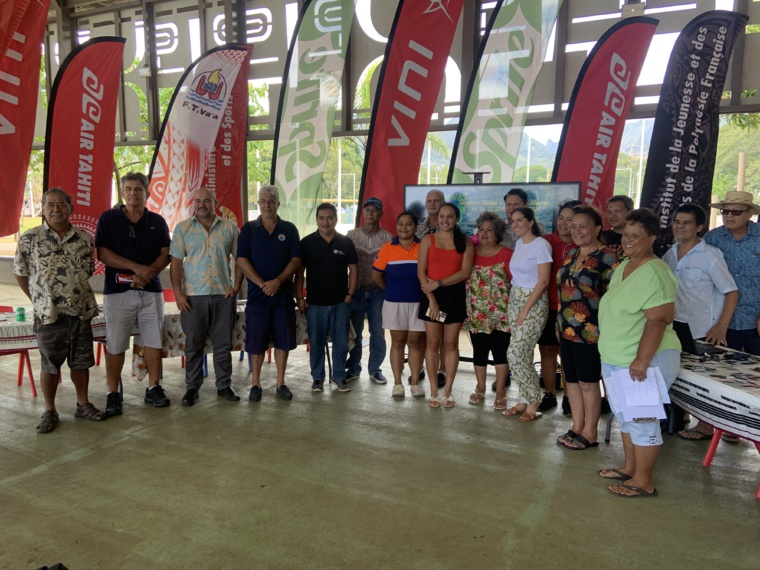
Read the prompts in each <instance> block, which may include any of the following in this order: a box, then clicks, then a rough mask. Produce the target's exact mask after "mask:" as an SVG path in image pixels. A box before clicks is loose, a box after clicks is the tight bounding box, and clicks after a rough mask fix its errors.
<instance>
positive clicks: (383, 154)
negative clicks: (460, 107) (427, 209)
mask: <svg viewBox="0 0 760 570" xmlns="http://www.w3.org/2000/svg"><path fill="white" fill-rule="evenodd" d="M463 1H464V0H449V1H445V0H438V1H435V0H402V1H401V2H400V3H399V7H398V10H397V11H396V18H395V20H394V22H393V28H392V30H391V34H390V37H389V38H388V46H387V47H386V50H385V58H384V60H383V67H382V70H381V73H380V79H379V81H378V85H377V93H376V95H375V104H374V107H373V109H372V121H371V123H370V130H369V136H368V139H367V150H366V153H365V157H364V172H363V174H362V189H361V193H360V200H359V203H360V204H361V203H363V202H364V200H365V197H366V198H369V197H370V196H375V197H376V198H380V199H381V200H382V201H383V211H384V212H385V215H384V216H383V225H384V226H387V227H386V229H389V230H394V231H395V220H396V216H397V215H398V214H399V213H400V212H401V211H402V210H403V201H404V199H403V195H404V185H406V184H415V183H416V182H417V181H418V178H419V170H420V161H421V159H422V152H423V151H424V148H425V140H426V138H427V133H428V129H429V128H430V119H431V116H432V114H433V111H434V110H435V103H436V99H437V98H438V94H439V93H440V90H441V83H442V81H443V76H444V71H445V67H446V60H447V58H448V56H449V52H450V51H451V43H452V42H453V40H454V33H455V32H456V29H457V23H458V22H459V18H460V16H461V14H462V5H463ZM358 220H359V217H358V216H357V221H358Z"/></svg>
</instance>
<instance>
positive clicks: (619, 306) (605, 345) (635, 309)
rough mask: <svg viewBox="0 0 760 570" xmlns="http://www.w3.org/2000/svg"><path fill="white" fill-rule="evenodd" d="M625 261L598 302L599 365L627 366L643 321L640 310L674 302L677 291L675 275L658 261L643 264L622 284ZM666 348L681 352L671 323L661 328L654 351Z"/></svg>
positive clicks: (630, 360)
mask: <svg viewBox="0 0 760 570" xmlns="http://www.w3.org/2000/svg"><path fill="white" fill-rule="evenodd" d="M629 261H630V260H629V259H626V260H625V261H624V262H623V263H621V264H620V265H619V266H618V268H617V269H616V270H615V272H614V273H613V274H612V279H611V280H610V287H609V289H608V290H607V293H606V294H605V295H604V296H603V297H602V300H601V301H600V303H599V333H600V334H599V353H600V354H601V357H602V362H605V363H607V364H613V365H615V366H628V365H630V364H631V362H633V361H634V359H635V358H636V353H637V351H638V349H639V342H640V341H641V336H642V335H643V334H644V325H646V321H647V319H646V316H645V315H644V309H652V308H654V307H659V306H661V305H666V304H667V303H675V301H676V289H677V288H678V283H677V281H676V277H675V275H673V272H672V271H671V270H670V268H669V267H668V265H667V264H666V263H665V262H664V261H662V260H661V259H653V260H651V261H648V262H646V263H645V264H644V265H642V266H641V267H639V268H638V269H636V270H635V271H634V272H633V273H631V274H630V275H629V276H628V277H627V278H626V279H625V281H624V280H623V270H624V269H625V267H626V266H627V265H628V263H629ZM668 349H675V350H681V343H680V342H679V341H678V336H676V333H675V331H674V330H673V325H672V324H671V325H668V326H667V327H666V328H665V334H664V335H663V337H662V342H660V346H659V348H658V349H657V352H661V351H663V350H668Z"/></svg>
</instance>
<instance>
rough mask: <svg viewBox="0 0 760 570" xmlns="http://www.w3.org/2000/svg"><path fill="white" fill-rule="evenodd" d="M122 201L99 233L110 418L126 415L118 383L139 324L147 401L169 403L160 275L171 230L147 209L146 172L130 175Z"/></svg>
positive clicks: (123, 183)
mask: <svg viewBox="0 0 760 570" xmlns="http://www.w3.org/2000/svg"><path fill="white" fill-rule="evenodd" d="M121 197H122V199H123V200H124V205H123V206H116V207H115V208H113V209H112V210H106V211H105V212H103V214H102V215H101V216H100V219H99V220H98V227H97V230H96V232H95V247H97V248H98V259H99V260H100V261H101V262H102V263H103V264H105V266H106V276H105V284H104V287H103V294H104V297H103V312H104V313H105V317H106V348H107V351H106V382H107V384H108V396H107V399H106V414H107V415H109V416H118V415H120V414H121V413H122V395H121V394H120V393H119V381H120V380H121V370H122V368H124V353H125V352H126V351H127V349H128V348H129V341H130V338H131V336H132V328H133V327H134V324H135V321H137V326H138V329H139V331H140V338H141V341H142V345H143V348H144V356H145V363H146V364H147V365H148V379H149V381H148V388H147V389H146V390H145V402H146V403H148V404H153V405H154V406H155V407H157V408H163V407H166V406H168V405H169V403H170V402H169V398H167V397H166V393H165V392H164V389H163V388H162V387H161V386H159V385H158V380H159V378H160V376H161V349H162V345H163V334H162V333H163V325H164V298H163V288H162V287H161V280H160V274H161V271H162V270H163V269H164V268H165V267H166V266H167V265H168V264H169V243H170V239H169V228H168V226H167V225H166V220H164V218H163V217H162V216H160V215H158V214H156V213H154V212H151V211H149V210H148V209H147V208H146V207H145V203H146V202H147V200H148V178H147V177H146V176H145V175H144V174H141V173H138V172H129V173H127V174H126V175H125V176H123V177H122V179H121Z"/></svg>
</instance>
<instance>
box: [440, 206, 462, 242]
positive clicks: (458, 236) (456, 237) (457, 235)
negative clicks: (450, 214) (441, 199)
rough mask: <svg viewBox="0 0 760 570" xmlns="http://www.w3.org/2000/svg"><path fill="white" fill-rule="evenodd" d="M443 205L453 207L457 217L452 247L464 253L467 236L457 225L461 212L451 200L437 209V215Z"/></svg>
mask: <svg viewBox="0 0 760 570" xmlns="http://www.w3.org/2000/svg"><path fill="white" fill-rule="evenodd" d="M445 206H448V207H450V208H453V209H454V214H455V215H456V218H457V224H456V225H455V226H454V249H456V250H457V253H464V250H465V249H467V236H466V235H464V232H463V231H462V229H461V228H460V227H459V220H460V219H461V217H462V214H461V213H460V212H459V206H457V205H456V204H454V203H453V202H446V203H445V204H443V205H442V206H441V207H440V208H439V209H438V214H439V215H440V213H441V210H442V209H443V208H444V207H445Z"/></svg>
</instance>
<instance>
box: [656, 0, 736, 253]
mask: <svg viewBox="0 0 760 570" xmlns="http://www.w3.org/2000/svg"><path fill="white" fill-rule="evenodd" d="M746 23H747V16H745V15H743V14H739V13H737V12H727V11H723V10H714V11H711V12H705V13H704V14H700V15H699V16H697V17H696V18H694V19H693V20H692V21H691V22H689V23H688V24H687V25H686V27H685V28H684V29H683V31H682V32H681V34H680V35H679V36H678V39H677V40H676V43H675V45H674V46H673V51H672V53H671V55H670V61H669V62H668V68H667V70H666V72H665V80H664V81H663V82H662V89H661V91H660V102H659V103H658V104H657V111H656V113H655V119H654V127H653V129H652V142H651V143H650V145H649V159H648V160H647V169H646V172H645V173H644V182H643V188H642V191H641V206H642V207H647V208H651V209H652V210H653V211H654V212H655V213H656V214H657V215H658V216H659V217H660V228H661V229H662V231H661V232H660V238H659V240H658V242H659V243H660V245H661V246H668V245H670V243H672V237H673V234H672V231H671V229H670V224H671V221H672V219H673V216H674V212H675V210H676V208H678V206H680V205H681V204H684V203H688V202H691V203H694V204H698V205H700V206H702V207H703V208H708V205H709V202H710V194H711V191H712V179H713V173H714V171H715V154H716V152H717V150H718V129H719V127H720V122H719V116H718V113H719V110H720V99H721V96H722V94H723V85H724V84H725V82H726V73H727V72H728V62H729V60H730V58H731V51H732V50H733V49H734V44H735V43H736V39H737V38H738V37H739V34H741V33H742V32H743V31H744V26H745V25H746Z"/></svg>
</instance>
